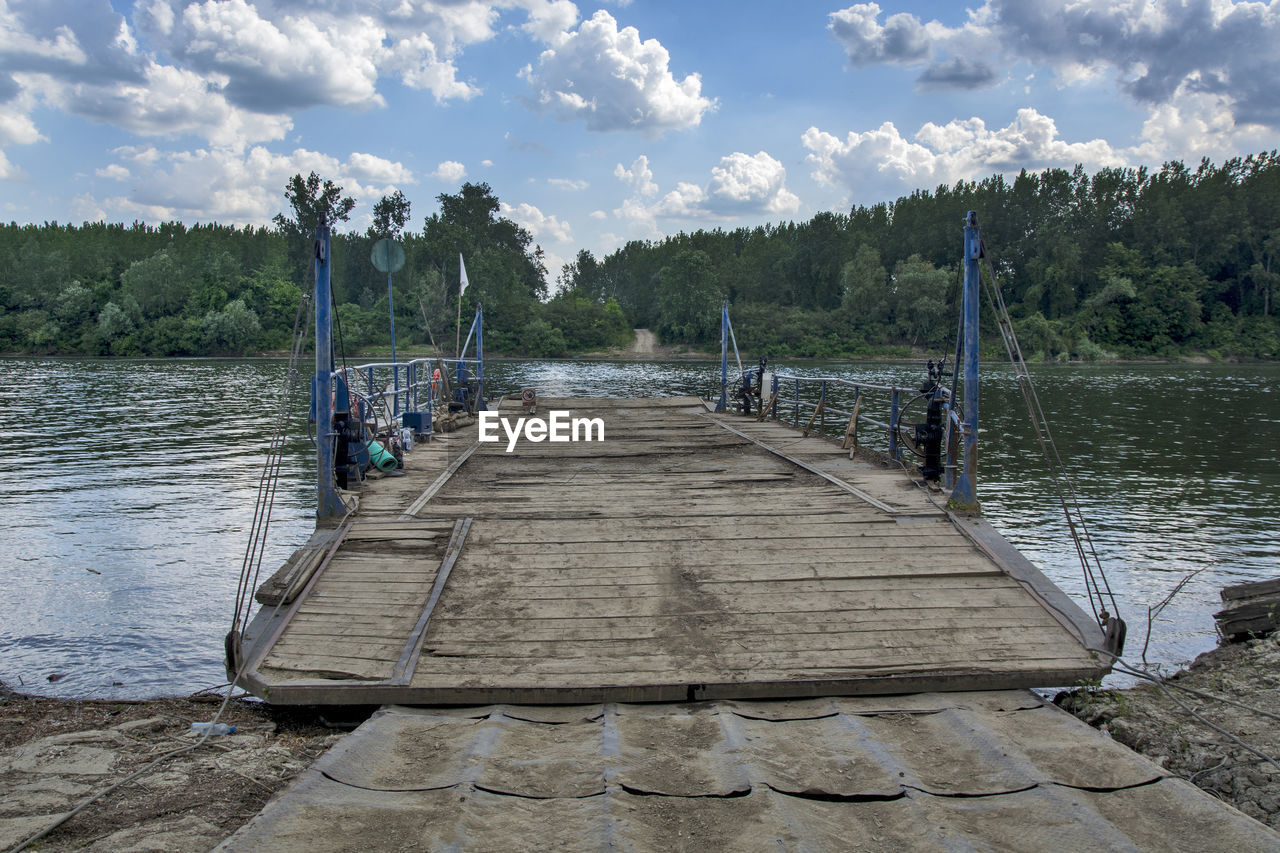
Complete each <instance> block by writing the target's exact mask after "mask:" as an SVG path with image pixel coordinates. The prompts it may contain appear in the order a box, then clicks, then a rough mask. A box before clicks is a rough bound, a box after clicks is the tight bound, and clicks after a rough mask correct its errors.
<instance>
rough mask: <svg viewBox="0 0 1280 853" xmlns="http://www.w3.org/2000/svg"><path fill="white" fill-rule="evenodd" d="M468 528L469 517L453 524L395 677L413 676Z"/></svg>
mask: <svg viewBox="0 0 1280 853" xmlns="http://www.w3.org/2000/svg"><path fill="white" fill-rule="evenodd" d="M470 529H471V519H470V518H460V519H458V520H457V522H456V523H455V524H454V526H453V536H451V537H450V539H449V547H448V549H447V551H446V553H445V557H444V561H443V562H441V564H440V570H439V571H437V572H436V578H435V582H434V583H433V584H432V585H431V595H430V597H428V599H427V605H426V607H424V608H423V610H422V615H421V616H419V617H418V621H417V622H416V623H415V624H414V626H413V631H411V632H410V634H409V637H408V639H407V640H406V641H405V644H404V648H403V649H402V651H401V654H400V656H399V657H398V658H397V660H396V666H395V670H394V673H393V676H394V677H395V678H398V679H399V678H411V677H412V676H413V666H414V663H415V661H417V659H418V653H419V650H420V649H421V648H422V640H423V636H424V635H425V634H426V632H427V627H428V625H429V623H430V619H431V614H432V612H433V611H434V610H435V608H436V605H437V604H438V603H439V601H440V595H441V594H442V593H443V592H444V587H445V583H446V582H447V581H448V580H449V575H450V574H452V572H453V567H454V566H455V565H456V564H457V562H458V555H459V554H460V553H461V552H462V547H463V545H464V544H466V541H467V533H468V532H469V531H470Z"/></svg>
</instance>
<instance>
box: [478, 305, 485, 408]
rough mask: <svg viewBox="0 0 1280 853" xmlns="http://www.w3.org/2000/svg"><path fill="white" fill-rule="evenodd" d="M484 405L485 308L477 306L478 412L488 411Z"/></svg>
mask: <svg viewBox="0 0 1280 853" xmlns="http://www.w3.org/2000/svg"><path fill="white" fill-rule="evenodd" d="M487 409H488V407H487V406H486V405H485V404H484V308H482V307H481V306H479V305H477V306H476V411H477V412H482V411H486V410H487Z"/></svg>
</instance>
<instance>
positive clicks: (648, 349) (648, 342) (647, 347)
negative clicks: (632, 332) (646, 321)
mask: <svg viewBox="0 0 1280 853" xmlns="http://www.w3.org/2000/svg"><path fill="white" fill-rule="evenodd" d="M657 349H658V336H657V335H655V334H654V333H653V332H651V331H649V330H648V329H636V339H635V340H634V341H632V342H631V349H630V350H629V351H628V352H627V355H630V356H631V357H632V358H651V357H653V356H654V355H655V354H656V353H657Z"/></svg>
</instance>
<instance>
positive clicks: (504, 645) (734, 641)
mask: <svg viewBox="0 0 1280 853" xmlns="http://www.w3.org/2000/svg"><path fill="white" fill-rule="evenodd" d="M1036 633H1037V636H1030V635H1029V634H1028V632H1026V631H1024V630H1023V629H1021V628H1015V627H989V626H988V627H974V626H964V627H949V626H935V627H929V628H918V629H914V630H902V631H894V630H884V629H883V628H881V629H880V630H876V631H841V632H830V633H823V634H813V633H811V634H794V633H786V634H775V635H764V636H762V635H758V634H751V633H740V634H737V635H734V636H732V637H724V638H722V637H721V636H720V635H719V634H716V635H713V636H712V637H711V638H709V639H714V640H722V639H723V642H720V643H717V644H715V645H710V644H709V645H708V646H707V647H704V648H698V649H689V654H688V657H689V658H698V657H704V656H706V655H710V656H712V657H714V658H715V659H717V660H726V659H729V658H731V657H733V656H740V655H743V654H749V655H761V654H763V655H767V656H768V657H769V659H770V660H776V659H778V658H777V657H776V656H777V655H784V654H793V653H794V654H801V653H809V652H838V653H839V659H840V660H841V661H842V662H844V661H848V660H854V659H861V658H859V657H858V655H861V654H864V653H865V654H867V655H869V656H870V657H873V658H875V659H877V660H895V659H899V658H904V657H915V656H918V655H919V654H928V655H933V654H935V653H937V652H940V651H941V650H943V649H952V648H954V649H955V651H956V653H958V652H959V651H961V650H964V649H968V648H970V647H983V648H987V647H992V648H1014V647H1023V646H1026V647H1032V646H1035V647H1037V648H1038V647H1041V646H1044V645H1054V646H1055V647H1058V648H1060V649H1061V650H1067V649H1069V648H1071V647H1072V645H1073V644H1072V643H1070V642H1069V640H1067V639H1066V638H1065V635H1064V634H1063V632H1062V631H1061V629H1058V630H1057V633H1058V635H1059V637H1058V639H1057V641H1056V642H1054V641H1052V639H1051V638H1050V637H1047V636H1039V635H1038V634H1039V632H1036ZM662 639H663V638H658V640H659V641H658V642H655V638H652V637H617V638H601V639H596V640H593V641H591V642H590V643H582V642H578V641H576V640H557V639H549V640H534V639H529V640H524V639H520V638H515V639H509V640H500V639H491V640H490V641H489V642H485V643H469V642H458V641H445V642H442V641H440V640H438V639H435V638H432V640H431V641H430V642H429V643H427V644H426V646H425V647H424V654H427V653H430V654H431V655H433V656H443V655H452V656H463V657H474V658H476V659H477V660H478V661H480V660H485V659H488V658H503V659H519V658H523V659H529V660H530V661H531V663H530V665H533V666H536V665H537V662H538V661H541V660H544V659H547V660H550V659H555V660H558V661H593V662H595V661H608V660H621V659H624V658H628V657H630V656H643V657H648V656H649V655H650V654H652V653H654V651H656V650H663V649H664V648H665V649H667V650H669V648H670V645H678V644H679V643H681V642H682V641H683V637H681V636H680V635H674V636H668V637H667V638H666V639H667V640H668V641H669V642H667V643H664V642H662V641H661V640H662ZM886 640H888V641H891V642H893V643H894V644H895V645H894V648H893V650H892V651H889V652H886V650H885V646H884V643H885V642H886ZM313 642H318V643H319V645H320V648H323V647H324V646H323V644H324V640H323V639H320V640H316V641H313ZM393 645H394V644H386V643H378V642H372V641H370V642H365V641H355V640H350V641H348V640H347V639H344V640H343V642H342V643H339V644H334V646H333V648H334V650H343V651H347V650H348V649H350V650H352V651H354V650H357V649H358V650H359V651H360V653H361V654H362V655H364V654H367V655H369V656H372V653H373V652H374V651H375V650H376V649H379V648H383V647H386V648H391V647H392V646H393ZM913 651H914V653H913ZM672 657H673V658H680V657H681V656H680V655H672Z"/></svg>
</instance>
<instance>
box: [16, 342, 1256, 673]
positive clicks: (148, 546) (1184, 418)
mask: <svg viewBox="0 0 1280 853" xmlns="http://www.w3.org/2000/svg"><path fill="white" fill-rule="evenodd" d="M717 367H718V365H716V366H713V365H710V364H705V363H689V362H684V363H609V362H603V363H602V362H579V361H567V362H549V361H495V362H492V363H491V364H490V365H489V367H488V370H487V373H486V380H487V381H486V385H487V386H488V387H489V388H490V389H491V390H493V391H506V390H513V389H518V388H520V387H525V386H529V387H534V388H537V389H538V391H539V393H540V394H543V395H547V396H560V395H566V396H568V395H583V396H593V395H599V396H658V395H664V394H702V395H707V394H709V393H710V392H711V391H712V389H713V388H714V387H715V385H716V383H717V377H718V370H717ZM784 369H785V368H784ZM285 372H286V365H285V364H284V363H283V362H280V361H269V360H252V361H235V360H232V361H223V360H190V361H184V360H169V361H78V360H25V359H23V360H19V359H6V360H0V426H2V427H3V429H0V449H3V459H4V463H3V464H4V465H5V467H6V469H7V476H6V477H5V488H4V489H3V490H2V491H0V512H2V513H3V525H2V526H0V554H3V555H4V559H3V560H2V561H0V606H3V616H2V617H0V680H3V681H4V682H5V683H7V684H9V685H11V686H14V687H22V688H25V689H28V690H31V691H33V692H37V693H41V694H46V695H74V696H111V697H143V696H153V695H162V694H180V693H187V692H191V691H193V690H197V689H200V688H203V687H207V686H210V685H215V684H218V683H220V682H221V681H223V680H224V677H223V674H222V665H221V656H222V637H223V635H224V634H225V633H226V631H227V629H228V627H229V622H230V618H231V611H232V607H233V599H234V595H235V588H236V580H237V575H238V572H239V569H240V564H241V560H242V557H243V551H244V543H245V537H246V535H247V531H248V528H249V523H250V520H251V518H252V514H253V505H254V498H255V496H256V494H257V486H258V479H259V473H260V471H259V469H260V466H261V463H262V459H263V454H264V452H265V449H266V447H267V444H268V441H269V434H270V429H271V425H272V422H273V418H274V414H275V412H276V411H277V408H278V399H279V393H280V387H281V385H282V383H283V381H284V377H285ZM797 372H803V373H809V374H817V373H821V374H823V375H839V376H845V377H848V378H858V379H861V380H863V381H869V382H876V383H898V384H903V385H915V384H917V383H918V381H919V378H920V374H921V367H920V365H918V364H914V363H912V364H874V365H866V366H856V365H855V366H851V365H848V364H834V363H833V364H806V365H804V366H803V367H802V368H798V369H797ZM1033 375H1034V377H1035V380H1036V387H1037V389H1038V391H1039V393H1040V398H1041V401H1042V403H1043V405H1044V407H1045V409H1046V411H1047V413H1048V415H1049V418H1050V422H1051V424H1052V426H1053V429H1054V435H1055V438H1056V439H1057V443H1058V447H1059V449H1060V451H1061V453H1062V455H1063V456H1064V458H1065V459H1066V460H1067V462H1068V465H1069V466H1070V467H1071V469H1072V471H1073V472H1074V474H1075V477H1076V483H1077V488H1078V492H1079V495H1080V499H1081V503H1082V506H1083V509H1084V512H1085V515H1086V517H1087V518H1088V519H1089V520H1090V522H1091V524H1092V529H1093V533H1094V541H1095V545H1096V547H1097V549H1098V553H1099V556H1100V557H1101V560H1102V563H1103V565H1104V567H1105V568H1106V569H1107V571H1108V576H1109V578H1110V580H1111V584H1112V587H1113V589H1114V591H1115V593H1116V595H1117V597H1118V599H1119V600H1120V605H1121V608H1122V615H1124V616H1125V618H1126V619H1127V620H1128V622H1129V624H1130V648H1129V653H1130V655H1132V656H1134V657H1136V656H1137V654H1138V652H1139V651H1140V647H1141V641H1142V639H1143V634H1144V633H1145V624H1146V610H1147V607H1148V606H1150V605H1152V604H1155V603H1157V602H1159V601H1160V600H1161V599H1162V598H1164V597H1165V596H1166V595H1167V594H1168V592H1169V591H1170V590H1171V589H1172V588H1173V586H1174V585H1175V584H1176V583H1177V582H1178V581H1179V580H1180V579H1181V578H1182V577H1183V576H1184V575H1186V574H1187V573H1188V572H1191V571H1194V570H1195V569H1198V568H1202V567H1204V568H1206V571H1204V572H1202V573H1201V574H1200V575H1198V576H1197V577H1196V578H1195V579H1193V580H1192V581H1191V583H1190V584H1188V586H1187V588H1186V589H1185V590H1184V591H1183V592H1182V593H1181V594H1180V595H1179V596H1178V597H1177V598H1175V599H1174V602H1173V604H1172V605H1171V606H1170V607H1169V608H1167V609H1166V610H1165V611H1164V613H1163V615H1162V617H1161V618H1160V620H1159V621H1158V622H1157V623H1156V625H1155V628H1154V631H1153V637H1152V643H1151V649H1150V651H1149V652H1148V657H1149V659H1151V660H1154V661H1161V662H1165V663H1170V664H1173V663H1179V662H1182V661H1185V660H1188V659H1189V658H1191V657H1193V656H1194V655H1195V654H1197V653H1199V652H1201V651H1204V650H1205V649H1207V648H1209V647H1210V646H1212V645H1213V643H1214V639H1213V620H1212V616H1211V614H1212V613H1213V612H1214V611H1215V610H1216V609H1218V607H1219V601H1218V595H1217V593H1218V590H1219V589H1220V588H1221V587H1222V586H1223V585H1226V584H1231V583H1238V582H1241V581H1245V580H1252V579H1262V578H1267V577H1275V576H1278V575H1280V543H1278V541H1277V540H1278V539H1280V537H1277V530H1280V507H1278V506H1277V501H1278V500H1280V367H1276V366H1240V365H1151V366H1132V365H1123V366H1111V365H1108V366H1080V365H1062V366H1058V365H1053V366H1044V367H1037V368H1035V369H1034V371H1033ZM300 405H301V404H300ZM1021 406H1022V403H1021V397H1020V395H1019V394H1018V393H1017V391H1016V388H1015V386H1014V385H1013V383H1012V376H1011V374H1010V372H1009V371H1008V370H1006V369H1001V368H990V369H987V371H986V374H985V378H984V386H983V398H982V413H981V414H982V428H983V434H982V440H983V444H982V451H981V454H982V456H981V473H980V477H979V484H978V489H979V497H980V499H981V501H982V506H983V510H984V512H985V513H986V515H987V517H988V518H989V519H990V520H991V522H992V523H993V524H995V525H996V526H997V527H998V528H999V529H1000V530H1001V531H1002V532H1004V534H1005V535H1006V536H1007V537H1008V538H1009V539H1010V540H1011V541H1013V542H1014V543H1015V544H1016V545H1018V546H1019V547H1020V548H1021V549H1022V550H1023V551H1024V553H1026V554H1027V555H1028V556H1029V557H1031V559H1032V560H1034V561H1035V562H1036V563H1038V564H1039V565H1040V566H1041V567H1042V568H1043V569H1044V570H1045V572H1046V573H1047V574H1048V575H1049V576H1050V577H1051V578H1052V579H1053V580H1054V582H1055V583H1057V584H1058V585H1059V586H1061V587H1062V588H1063V589H1065V590H1067V591H1068V592H1069V593H1071V594H1072V595H1073V596H1074V597H1076V598H1077V600H1079V601H1081V602H1082V604H1083V593H1082V584H1081V582H1080V579H1079V578H1080V568H1079V565H1078V563H1076V562H1075V561H1074V557H1073V554H1072V551H1071V548H1070V544H1069V542H1068V540H1067V538H1066V532H1065V524H1064V522H1063V519H1062V515H1061V510H1060V509H1059V508H1058V507H1057V504H1056V503H1055V502H1054V499H1053V498H1052V492H1050V491H1049V490H1048V484H1047V481H1046V479H1045V476H1044V471H1043V466H1042V465H1041V464H1040V463H1039V461H1038V453H1039V451H1038V449H1036V448H1035V445H1034V439H1033V438H1032V435H1031V433H1030V431H1029V429H1028V427H1027V426H1026V417H1025V413H1024V411H1023V409H1022V408H1021ZM295 422H296V421H295ZM312 458H313V455H312V451H311V445H310V444H309V442H308V441H307V439H306V437H305V436H298V437H296V438H295V439H293V440H292V441H291V442H290V445H289V449H288V453H287V455H286V458H285V463H284V470H283V483H282V487H281V491H280V495H279V497H278V498H277V502H276V514H275V516H274V519H273V528H272V534H273V535H272V539H271V543H270V547H269V549H268V554H267V559H266V561H265V562H266V565H267V566H268V567H271V568H274V567H275V566H276V565H278V564H279V563H280V562H281V561H282V560H283V559H284V558H285V557H286V556H287V555H288V553H289V552H290V551H291V550H292V549H293V548H294V547H296V546H297V545H298V544H299V543H301V542H302V541H303V540H305V538H306V537H307V535H308V534H309V533H310V531H311V528H312V526H313V521H312V518H313V516H312V512H313V509H312V504H311V501H312V500H313V496H314V489H313V484H312V476H313V474H312V471H311V465H312ZM53 674H57V675H61V676H63V677H62V678H60V679H58V680H56V681H53V682H51V681H49V680H48V677H49V676H50V675H53Z"/></svg>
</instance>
